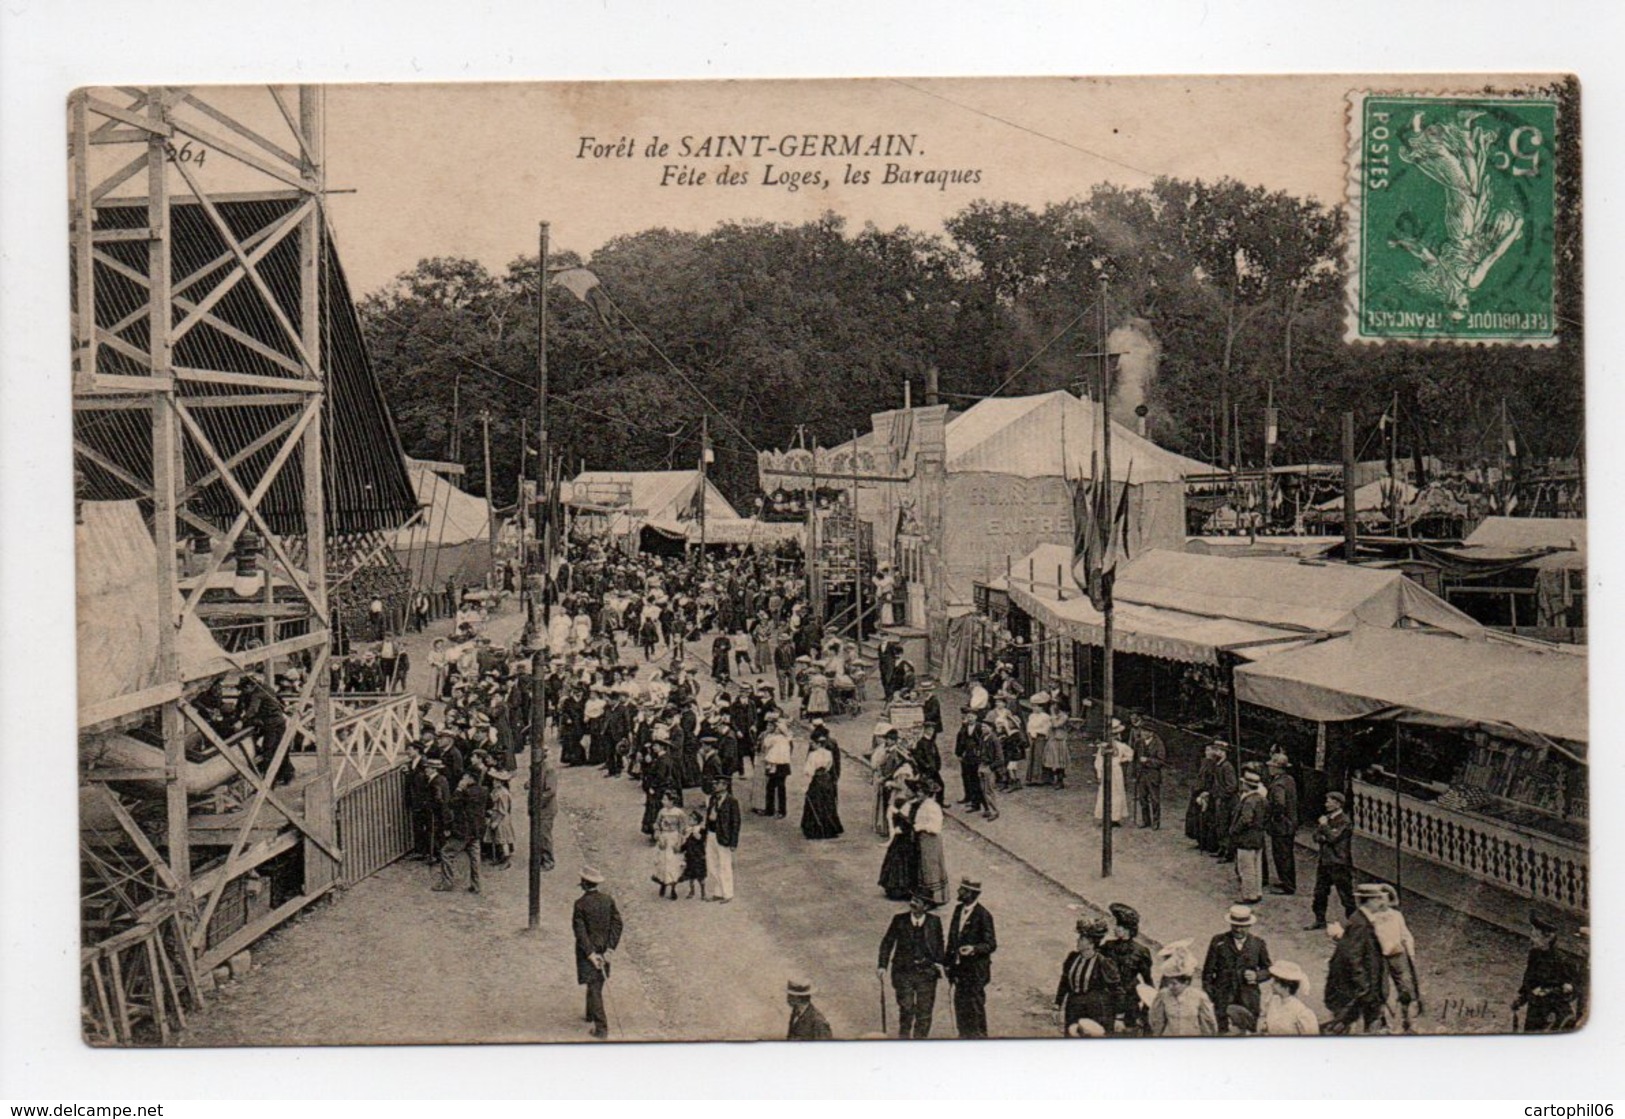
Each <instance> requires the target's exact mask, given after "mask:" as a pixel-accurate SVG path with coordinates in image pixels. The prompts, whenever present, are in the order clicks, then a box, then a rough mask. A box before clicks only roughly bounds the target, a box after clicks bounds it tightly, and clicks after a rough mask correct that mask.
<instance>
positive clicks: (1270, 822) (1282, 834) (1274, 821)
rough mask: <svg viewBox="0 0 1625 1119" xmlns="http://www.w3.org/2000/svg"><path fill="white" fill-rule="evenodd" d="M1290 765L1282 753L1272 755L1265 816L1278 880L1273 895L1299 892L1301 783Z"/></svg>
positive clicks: (1273, 871) (1271, 860) (1272, 868)
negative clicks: (1298, 837)
mask: <svg viewBox="0 0 1625 1119" xmlns="http://www.w3.org/2000/svg"><path fill="white" fill-rule="evenodd" d="M1290 764H1291V763H1290V762H1289V761H1288V760H1287V756H1286V755H1285V754H1283V753H1281V752H1280V751H1276V752H1275V753H1274V754H1271V755H1270V763H1269V774H1270V787H1269V793H1268V794H1267V796H1268V806H1267V810H1266V812H1265V816H1264V830H1265V831H1266V832H1268V833H1269V838H1270V868H1271V873H1272V874H1273V875H1274V878H1275V885H1274V886H1273V887H1272V889H1273V892H1275V893H1277V894H1295V893H1297V892H1298V856H1297V846H1298V844H1297V839H1296V836H1297V834H1298V783H1297V781H1295V780H1293V777H1292V774H1291V773H1290V772H1289V771H1288V767H1289V766H1290Z"/></svg>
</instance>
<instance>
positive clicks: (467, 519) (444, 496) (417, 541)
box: [394, 458, 491, 548]
mask: <svg viewBox="0 0 1625 1119" xmlns="http://www.w3.org/2000/svg"><path fill="white" fill-rule="evenodd" d="M406 467H407V472H408V474H409V475H410V476H411V479H412V489H413V490H414V491H415V492H416V493H417V498H418V505H419V507H420V508H421V507H426V508H425V511H424V514H423V517H422V518H421V519H420V520H419V521H418V522H417V523H415V524H413V525H411V526H410V527H409V528H404V529H401V530H400V531H398V532H396V534H395V540H394V545H395V547H397V548H412V547H424V546H428V547H441V546H447V545H452V544H466V543H468V542H469V541H471V540H485V539H487V538H489V536H490V534H491V510H490V507H489V506H488V505H487V504H486V502H485V499H484V498H483V497H475V496H474V495H473V494H471V493H464V492H463V491H462V490H460V489H458V488H457V487H456V486H454V485H452V484H451V483H450V482H448V481H446V479H444V478H442V477H441V476H440V474H439V473H438V472H436V470H435V469H434V466H433V464H431V463H427V462H420V461H418V460H417V459H411V458H409V459H407V460H406Z"/></svg>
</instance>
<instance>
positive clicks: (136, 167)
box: [90, 151, 147, 206]
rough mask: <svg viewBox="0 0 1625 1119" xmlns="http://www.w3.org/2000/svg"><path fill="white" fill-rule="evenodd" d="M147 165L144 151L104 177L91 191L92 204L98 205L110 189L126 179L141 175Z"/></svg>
mask: <svg viewBox="0 0 1625 1119" xmlns="http://www.w3.org/2000/svg"><path fill="white" fill-rule="evenodd" d="M146 166H147V153H146V152H144V151H143V152H142V153H141V154H140V155H138V156H136V157H135V158H134V159H132V160H130V162H128V163H126V164H125V165H124V166H123V167H120V168H119V169H118V170H117V171H114V172H113V173H112V174H111V175H109V176H107V178H105V179H103V180H102V181H101V182H100V183H99V184H98V185H97V186H96V187H95V189H93V190H92V191H91V192H90V204H91V205H92V206H94V205H96V203H98V202H100V201H101V200H102V199H103V198H104V197H106V195H107V193H108V192H109V191H111V190H114V189H116V188H117V187H119V186H120V185H122V184H123V183H124V182H125V181H126V180H128V179H133V178H134V177H135V176H137V175H139V174H140V173H141V172H142V171H144V170H145V169H146Z"/></svg>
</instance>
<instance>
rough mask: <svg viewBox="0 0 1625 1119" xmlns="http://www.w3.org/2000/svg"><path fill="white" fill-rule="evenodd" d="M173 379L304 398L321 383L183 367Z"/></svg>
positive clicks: (299, 378) (177, 368)
mask: <svg viewBox="0 0 1625 1119" xmlns="http://www.w3.org/2000/svg"><path fill="white" fill-rule="evenodd" d="M175 379H176V380H177V381H181V382H184V383H187V384H200V385H234V386H237V387H239V388H250V389H265V390H266V391H267V392H269V391H272V390H275V391H277V392H297V393H301V394H303V395H306V396H309V395H311V394H313V393H318V392H321V391H322V385H321V382H320V381H315V380H312V379H310V378H308V377H268V376H261V375H260V374H258V373H228V372H226V371H225V370H222V369H192V368H189V367H187V366H184V365H177V366H176V367H175ZM187 403H188V404H190V403H191V401H190V400H188V401H187Z"/></svg>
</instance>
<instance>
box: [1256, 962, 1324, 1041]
mask: <svg viewBox="0 0 1625 1119" xmlns="http://www.w3.org/2000/svg"><path fill="white" fill-rule="evenodd" d="M1308 993H1309V977H1308V976H1307V975H1305V974H1304V971H1303V968H1301V967H1299V966H1298V965H1297V964H1295V963H1293V962H1292V961H1291V960H1282V961H1280V962H1279V963H1273V964H1271V965H1270V983H1269V986H1268V987H1267V988H1266V989H1265V991H1264V1013H1263V1015H1262V1016H1261V1017H1260V1018H1259V1022H1258V1032H1259V1033H1261V1034H1268V1035H1269V1036H1271V1037H1295V1036H1297V1037H1302V1036H1314V1035H1317V1034H1319V1033H1320V1023H1319V1022H1318V1021H1316V1019H1315V1012H1314V1011H1312V1010H1310V1009H1309V1008H1308V1007H1307V1006H1305V1005H1304V1004H1303V1002H1302V1001H1301V998H1300V996H1302V995H1307V994H1308Z"/></svg>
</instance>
